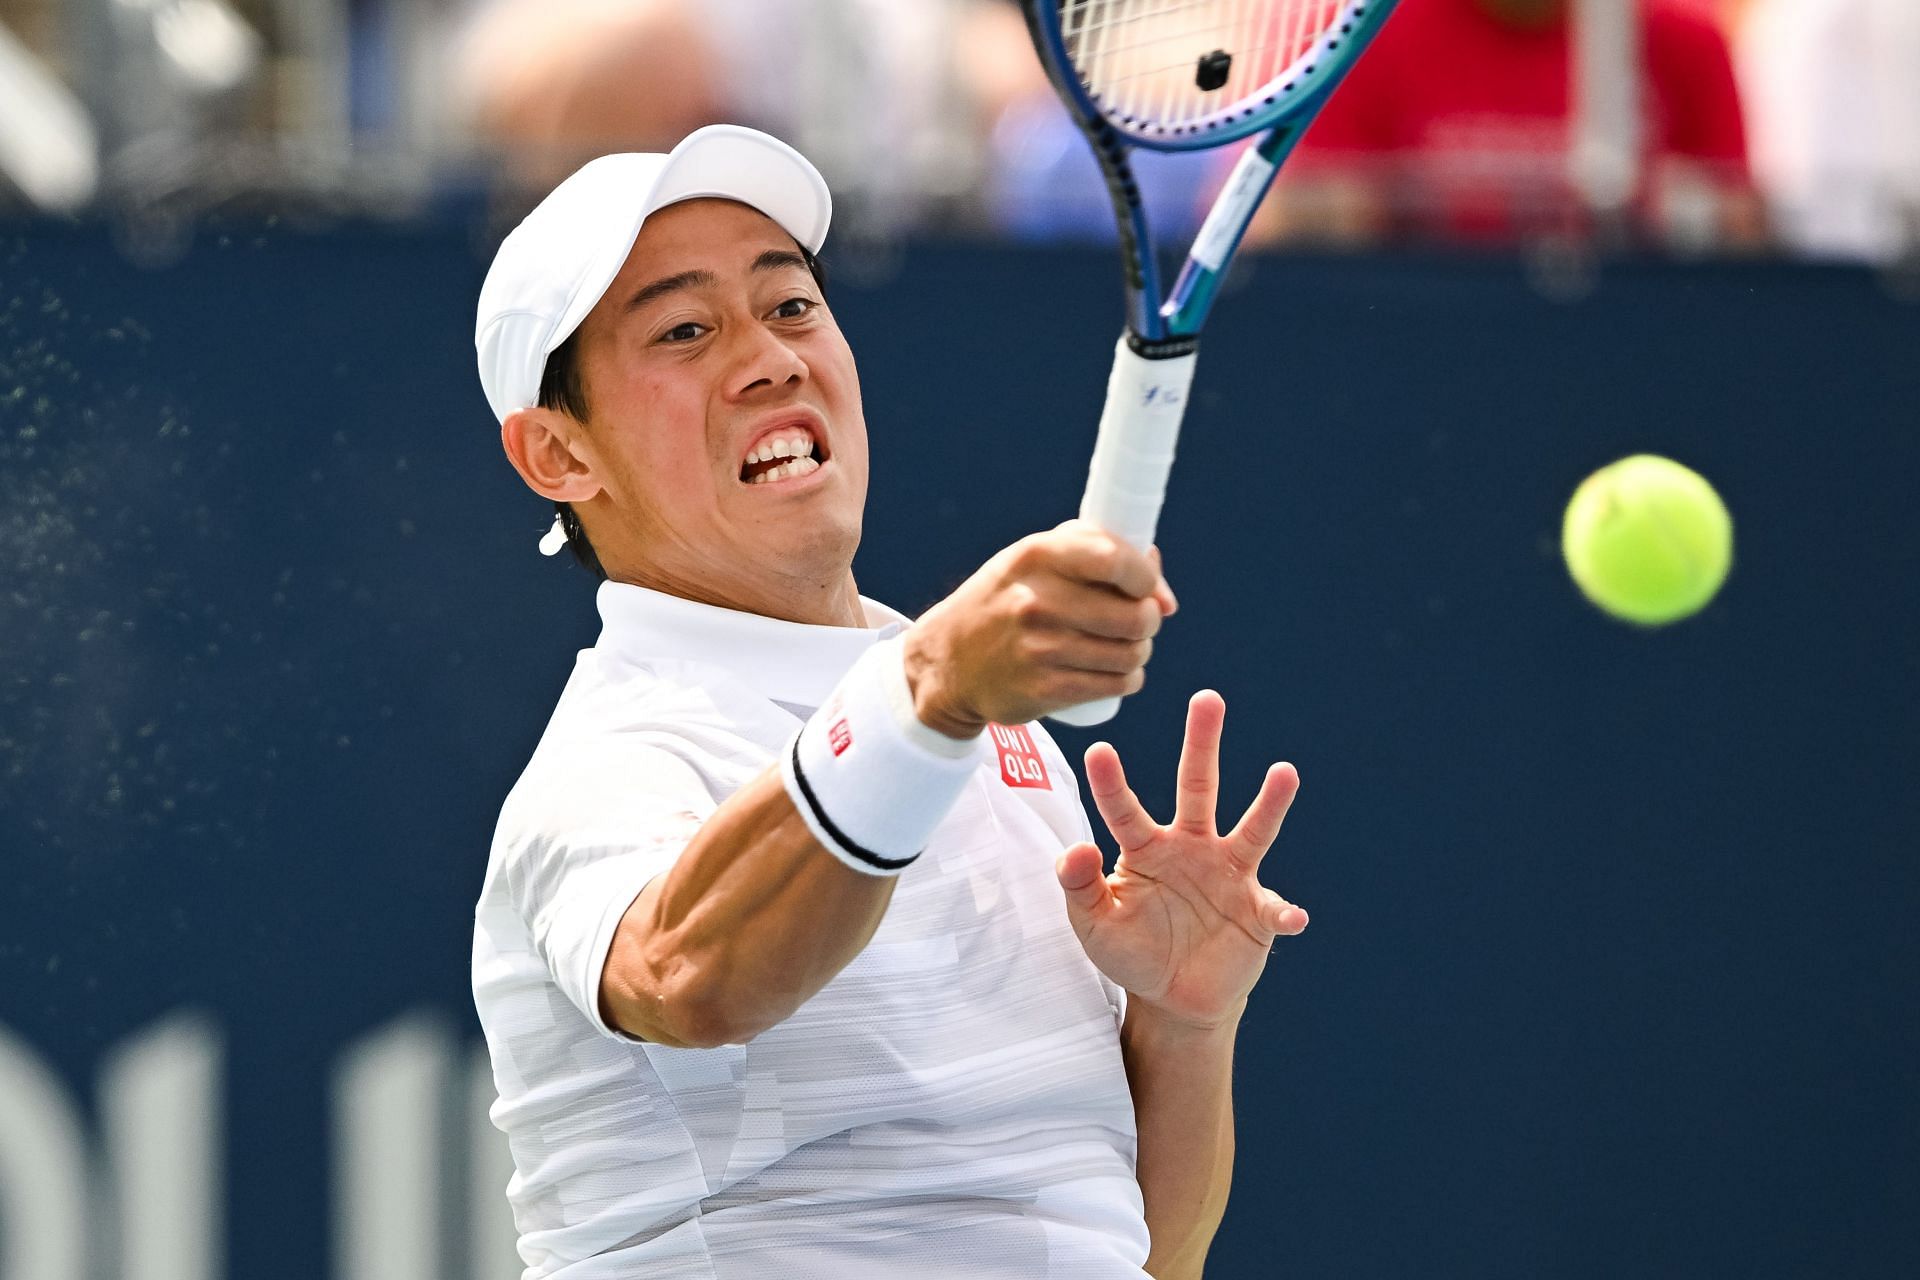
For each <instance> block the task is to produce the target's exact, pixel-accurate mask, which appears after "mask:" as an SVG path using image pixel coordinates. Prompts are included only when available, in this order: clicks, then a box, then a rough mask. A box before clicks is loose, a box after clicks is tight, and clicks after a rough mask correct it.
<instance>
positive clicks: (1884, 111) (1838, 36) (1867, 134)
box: [1735, 0, 1920, 261]
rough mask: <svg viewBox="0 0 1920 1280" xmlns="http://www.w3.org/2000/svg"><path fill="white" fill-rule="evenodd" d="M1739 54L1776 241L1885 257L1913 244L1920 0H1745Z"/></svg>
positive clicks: (1919, 142)
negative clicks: (1777, 237)
mask: <svg viewBox="0 0 1920 1280" xmlns="http://www.w3.org/2000/svg"><path fill="white" fill-rule="evenodd" d="M1739 9H1740V11H1739V12H1738V15H1737V25H1736V30H1737V32H1738V36H1737V42H1736V46H1735V47H1736V51H1737V53H1738V55H1739V59H1738V67H1739V71H1740V82H1741V88H1742V89H1743V90H1744V92H1745V94H1746V100H1747V108H1748V118H1749V120H1750V121H1751V122H1752V137H1753V168H1754V176H1755V178H1756V180H1757V181H1758V183H1759V184H1760V187H1761V190H1762V191H1763V192H1764V193H1765V194H1766V197H1767V199H1768V202H1769V204H1770V207H1771V211H1772V213H1773V216H1774V219H1775V222H1776V225H1777V227H1778V230H1779V234H1780V236H1781V238H1782V239H1783V240H1784V241H1785V242H1786V243H1788V244H1789V245H1792V246H1794V247H1796V248H1798V249H1800V250H1802V251H1805V252H1809V253H1813V254H1817V255H1821V256H1828V257H1849V258H1864V259H1868V260H1873V261H1890V260H1892V259H1893V258H1895V257H1898V256H1899V255H1900V254H1902V253H1906V252H1911V251H1912V250H1913V249H1914V248H1915V247H1916V246H1920V0H1748V3H1746V4H1745V5H1743V6H1740V7H1739Z"/></svg>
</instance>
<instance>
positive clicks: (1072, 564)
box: [1053, 521, 1160, 600]
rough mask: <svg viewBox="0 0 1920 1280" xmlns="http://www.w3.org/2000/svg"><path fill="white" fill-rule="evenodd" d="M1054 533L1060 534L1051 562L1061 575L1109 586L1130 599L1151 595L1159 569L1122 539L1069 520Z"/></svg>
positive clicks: (1096, 528) (1081, 522) (1158, 575)
mask: <svg viewBox="0 0 1920 1280" xmlns="http://www.w3.org/2000/svg"><path fill="white" fill-rule="evenodd" d="M1058 532H1060V533H1061V534H1062V535H1063V536H1062V538H1061V539H1060V541H1059V543H1058V544H1057V546H1056V547H1055V548H1054V550H1055V555H1054V557H1053V564H1054V566H1055V568H1056V570H1057V571H1058V572H1059V573H1060V574H1061V575H1062V576H1064V577H1068V578H1071V579H1073V580H1074V581H1076V582H1087V583H1092V584H1093V585H1095V586H1100V587H1108V588H1111V589H1112V590H1115V591H1118V592H1120V594H1122V595H1124V596H1126V597H1127V598H1128V599H1131V600H1145V599H1146V598H1148V597H1149V596H1151V595H1152V594H1153V587H1154V584H1155V583H1156V582H1158V581H1159V580H1160V571H1159V570H1158V569H1156V568H1154V565H1153V561H1151V560H1150V559H1148V558H1147V556H1146V555H1145V553H1143V552H1140V551H1136V550H1135V549H1134V548H1133V547H1132V546H1130V545H1129V544H1128V543H1127V542H1126V540H1125V539H1122V538H1116V537H1114V536H1113V535H1112V534H1110V533H1108V532H1106V531H1105V530H1104V529H1101V528H1100V527H1099V526H1097V525H1092V524H1087V523H1086V522H1084V521H1069V522H1068V523H1067V524H1065V525H1062V526H1061V527H1060V529H1059V531H1058Z"/></svg>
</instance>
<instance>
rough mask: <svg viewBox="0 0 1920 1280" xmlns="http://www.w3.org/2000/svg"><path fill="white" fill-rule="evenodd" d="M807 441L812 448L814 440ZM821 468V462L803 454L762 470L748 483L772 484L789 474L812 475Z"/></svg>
mask: <svg viewBox="0 0 1920 1280" xmlns="http://www.w3.org/2000/svg"><path fill="white" fill-rule="evenodd" d="M807 443H808V448H809V450H811V448H812V443H813V442H812V441H808V442H807ZM761 460H762V461H764V459H761ZM819 469H820V464H819V463H817V462H815V461H814V460H813V458H812V457H811V456H805V455H803V456H801V457H798V458H794V459H793V460H792V461H791V462H783V463H781V464H780V465H779V466H777V467H772V468H769V469H768V470H766V471H762V472H761V473H760V474H759V475H756V476H755V477H754V478H753V479H751V480H749V481H747V483H748V484H772V483H773V482H774V481H775V480H785V479H786V478H787V477H788V476H805V475H812V474H813V473H814V472H816V471H818V470H819Z"/></svg>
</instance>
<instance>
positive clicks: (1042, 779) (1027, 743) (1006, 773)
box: [987, 724, 1053, 791]
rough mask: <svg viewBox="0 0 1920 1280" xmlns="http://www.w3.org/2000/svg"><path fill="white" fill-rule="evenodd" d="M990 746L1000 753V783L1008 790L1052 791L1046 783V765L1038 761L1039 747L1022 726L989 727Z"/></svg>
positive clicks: (1048, 782)
mask: <svg viewBox="0 0 1920 1280" xmlns="http://www.w3.org/2000/svg"><path fill="white" fill-rule="evenodd" d="M987 732H988V733H990V734H992V735H993V745H994V748H995V749H996V750H998V751H999V752H1000V780H1001V781H1002V782H1004V783H1006V784H1007V785H1008V786H1010V787H1042V788H1044V789H1046V790H1048V791H1051V790H1053V783H1052V782H1050V781H1048V780H1047V766H1046V764H1045V763H1044V762H1043V761H1042V760H1041V759H1040V748H1038V747H1036V746H1034V745H1033V735H1032V734H1030V733H1028V732H1027V731H1026V729H1025V728H1024V727H1023V726H1021V725H1005V724H990V725H988V726H987Z"/></svg>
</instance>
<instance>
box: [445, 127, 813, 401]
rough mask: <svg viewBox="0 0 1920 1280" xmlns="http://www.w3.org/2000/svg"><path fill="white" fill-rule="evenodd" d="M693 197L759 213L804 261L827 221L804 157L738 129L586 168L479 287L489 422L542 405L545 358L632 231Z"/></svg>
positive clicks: (590, 301) (545, 206)
mask: <svg viewBox="0 0 1920 1280" xmlns="http://www.w3.org/2000/svg"><path fill="white" fill-rule="evenodd" d="M702 197H718V198H720V199H725V200H738V201H739V202H740V203H741V204H744V205H749V206H751V207H753V208H755V209H758V210H759V211H760V212H762V213H764V214H766V215H767V216H768V217H769V218H772V219H773V220H774V221H775V222H777V223H779V224H780V225H781V227H783V228H784V229H785V230H786V232H787V234H789V235H791V236H792V237H793V238H794V239H795V240H797V241H799V242H800V243H801V244H803V245H805V246H806V247H807V249H808V251H810V252H813V253H818V252H819V251H820V246H821V245H822V244H824V243H825V242H826V239H827V223H828V221H829V220H830V219H831V217H832V215H833V198H832V196H831V195H829V194H828V192H827V184H826V180H825V179H823V178H822V177H821V176H820V173H819V171H818V170H817V169H815V168H814V167H813V166H812V165H811V164H809V163H808V162H807V158H806V157H805V156H803V155H801V154H800V153H799V152H798V151H795V150H794V149H793V148H792V147H790V146H788V145H787V144H786V143H784V142H782V141H780V140H779V139H778V138H775V137H771V136H769V135H767V134H764V133H761V132H759V131H758V130H756V129H745V128H742V127H740V126H739V125H731V124H715V125H708V126H707V127H706V128H704V129H696V130H694V132H692V133H690V134H688V135H687V136H686V137H685V138H683V139H681V140H680V145H678V146H676V147H675V148H674V149H673V150H672V151H670V152H667V153H666V154H664V155H663V154H660V153H658V152H628V153H625V154H621V155H611V156H601V157H600V158H599V159H598V160H593V161H589V162H588V163H587V165H586V166H585V167H583V168H582V169H581V170H580V171H579V172H578V173H575V174H574V175H573V176H572V177H570V178H568V179H567V180H566V181H565V182H562V183H561V184H560V185H559V186H558V187H555V188H554V189H553V192H552V193H551V194H550V195H548V196H547V198H546V199H544V200H542V201H541V202H540V204H539V205H538V206H537V207H536V208H535V209H534V211H533V212H532V213H529V214H528V215H527V216H526V218H525V220H524V221H522V222H521V223H520V225H519V226H518V227H515V228H514V230H513V232H512V234H510V235H509V236H508V237H507V238H506V240H505V241H504V242H503V243H502V244H501V246H500V251H499V252H498V253H496V254H495V255H494V257H493V266H492V267H491V268H489V269H488V271H487V279H486V283H485V284H483V285H481V286H480V313H479V318H478V321H477V323H476V326H475V328H474V334H473V344H474V346H475V347H476V348H477V349H478V351H479V353H480V385H481V386H482V387H483V388H485V390H486V393H487V403H488V404H490V405H492V406H493V412H494V416H495V417H497V418H499V419H500V421H502V422H505V421H506V420H507V417H508V415H510V414H512V413H514V412H515V411H516V410H520V409H526V408H530V407H532V406H533V405H534V404H536V403H537V402H538V401H539V398H540V378H541V375H542V374H543V373H545V371H546V367H547V357H548V356H549V355H551V354H552V353H553V351H554V349H555V348H556V347H558V346H559V345H560V344H561V343H563V342H565V341H566V340H567V337H568V336H569V335H570V334H572V333H573V331H574V330H575V329H577V328H579V327H580V322H581V321H582V320H584V319H586V318H587V313H588V312H589V311H592V310H593V307H594V304H595V303H597V302H598V301H600V298H601V295H603V294H605V293H606V291H607V286H608V285H610V284H612V283H613V278H614V277H615V276H616V275H618V274H620V268H621V266H623V265H624V264H625V263H626V260H627V254H628V253H629V252H630V251H631V250H632V249H633V241H634V237H636V236H638V235H639V234H640V225H641V223H643V222H645V221H646V220H647V218H648V217H649V216H650V215H651V214H653V213H654V211H655V210H658V209H664V208H666V207H667V206H668V205H670V204H678V203H679V202H680V201H682V200H698V199H701V198H702Z"/></svg>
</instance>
